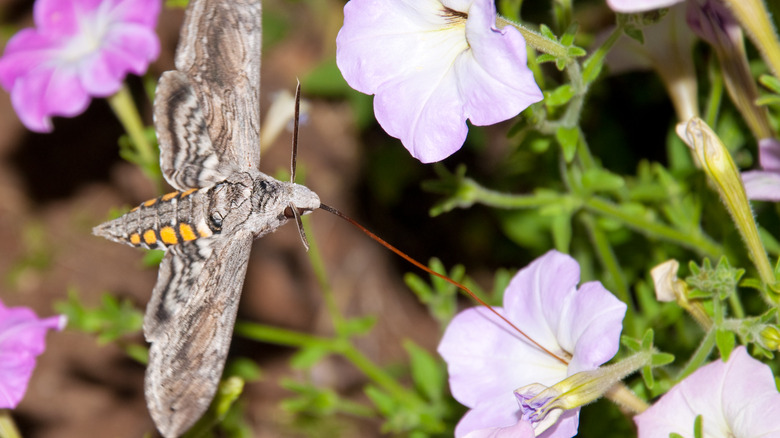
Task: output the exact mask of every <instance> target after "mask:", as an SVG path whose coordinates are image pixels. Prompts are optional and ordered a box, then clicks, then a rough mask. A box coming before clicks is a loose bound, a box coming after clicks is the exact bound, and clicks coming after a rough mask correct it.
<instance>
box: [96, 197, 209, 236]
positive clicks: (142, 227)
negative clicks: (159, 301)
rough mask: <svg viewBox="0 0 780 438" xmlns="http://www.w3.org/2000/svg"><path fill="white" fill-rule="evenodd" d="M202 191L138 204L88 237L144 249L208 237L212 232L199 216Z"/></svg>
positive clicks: (201, 209)
mask: <svg viewBox="0 0 780 438" xmlns="http://www.w3.org/2000/svg"><path fill="white" fill-rule="evenodd" d="M201 191H202V190H199V189H190V190H186V191H180V192H171V193H167V194H165V195H163V196H160V197H158V198H154V199H150V200H148V201H145V202H142V203H141V204H140V205H138V206H137V207H135V208H133V209H132V210H130V211H129V212H127V213H126V214H124V215H123V216H121V217H118V218H116V219H114V220H111V221H108V222H105V223H103V224H101V225H98V226H97V227H95V228H93V230H92V233H93V234H95V235H97V236H101V237H105V238H107V239H109V240H113V241H115V242H119V243H124V244H127V245H131V246H136V247H142V248H147V249H165V248H167V247H168V246H171V245H177V244H179V243H182V242H189V241H192V240H195V239H198V238H201V237H210V236H212V235H213V234H214V233H215V231H214V230H213V226H212V225H210V224H208V223H207V222H206V220H205V218H204V215H203V213H202V211H203V205H204V201H203V199H204V195H203V194H201V193H200V192H201Z"/></svg>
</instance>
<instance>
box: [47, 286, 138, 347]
mask: <svg viewBox="0 0 780 438" xmlns="http://www.w3.org/2000/svg"><path fill="white" fill-rule="evenodd" d="M54 308H55V310H57V312H59V313H62V314H64V315H66V316H67V317H68V328H70V329H74V330H80V331H83V332H86V333H93V334H96V335H97V338H98V342H99V343H101V344H105V343H108V342H111V341H115V340H117V339H119V338H121V337H123V336H126V335H134V334H136V333H138V332H140V331H141V327H142V326H143V313H141V311H140V310H138V309H136V308H135V307H134V306H133V304H132V303H131V302H130V301H129V300H122V301H121V302H120V301H118V300H117V298H116V297H114V296H113V295H111V294H108V293H106V294H103V295H102V296H101V305H100V306H98V307H95V308H87V307H85V306H84V305H83V304H82V303H81V301H80V299H79V297H78V293H77V292H76V290H75V289H69V291H68V299H67V301H57V302H55V303H54Z"/></svg>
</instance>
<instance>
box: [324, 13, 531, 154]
mask: <svg viewBox="0 0 780 438" xmlns="http://www.w3.org/2000/svg"><path fill="white" fill-rule="evenodd" d="M336 46H337V51H336V62H337V63H338V66H339V69H340V70H341V73H342V75H344V78H345V79H346V81H347V82H348V83H349V85H350V86H351V87H352V88H354V89H356V90H358V91H360V92H363V93H366V94H375V95H376V97H375V98H374V113H375V115H376V118H377V120H378V121H379V124H380V125H382V128H384V130H385V131H387V133H388V134H390V135H392V136H393V137H396V138H399V139H400V140H401V142H402V143H403V145H404V146H405V147H406V148H407V149H408V150H409V151H410V152H411V154H412V155H413V156H414V157H415V158H417V159H419V160H420V161H422V162H424V163H430V162H434V161H440V160H443V159H444V158H447V157H448V156H450V155H451V154H453V153H454V152H455V151H457V150H458V149H460V148H461V146H462V145H463V142H464V141H465V139H466V134H467V132H468V127H467V125H466V119H469V120H471V123H473V124H475V125H491V124H494V123H498V122H501V121H503V120H507V119H509V118H511V117H514V116H516V115H517V114H519V113H520V112H521V111H522V110H524V109H525V108H526V107H528V105H530V104H532V103H534V102H538V101H539V100H541V99H542V93H541V90H540V89H539V87H538V86H537V85H536V83H535V82H534V79H533V74H532V73H531V71H530V70H529V69H528V67H527V65H526V49H525V40H524V39H523V37H522V35H521V34H520V32H519V31H518V30H517V29H515V28H513V27H511V26H507V27H505V28H503V29H500V30H499V29H497V28H496V8H495V5H494V3H493V1H492V0H350V1H349V2H348V3H347V4H346V6H345V7H344V27H342V28H341V31H340V32H339V35H338V37H337V39H336Z"/></svg>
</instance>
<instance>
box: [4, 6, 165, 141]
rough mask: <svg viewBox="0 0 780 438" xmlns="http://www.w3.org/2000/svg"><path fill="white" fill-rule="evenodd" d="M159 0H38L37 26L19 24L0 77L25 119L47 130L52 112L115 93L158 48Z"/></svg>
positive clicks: (72, 111) (71, 112)
mask: <svg viewBox="0 0 780 438" xmlns="http://www.w3.org/2000/svg"><path fill="white" fill-rule="evenodd" d="M160 6H161V5H160V0H38V1H37V2H36V3H35V6H34V9H33V16H34V19H35V25H36V27H35V28H28V29H23V30H22V31H20V32H19V33H17V34H16V35H14V37H13V38H11V40H10V41H9V42H8V45H7V46H6V48H5V53H3V57H2V58H0V84H1V85H2V86H3V88H5V89H6V90H7V91H8V92H9V93H10V94H11V102H12V104H13V106H14V108H15V109H16V113H17V114H18V115H19V118H20V119H21V121H22V123H24V125H25V126H27V128H29V129H30V130H33V131H37V132H51V131H52V124H51V116H55V115H56V116H65V117H72V116H75V115H78V114H81V113H82V112H83V111H84V110H85V109H86V108H87V106H88V105H89V101H90V99H91V97H93V96H94V97H106V96H110V95H112V94H114V93H116V92H117V91H118V90H119V88H120V86H121V85H122V80H123V79H124V77H125V76H126V75H127V74H128V73H135V74H137V75H141V74H143V73H144V72H146V69H147V67H148V66H149V63H150V62H151V61H152V60H154V59H156V58H157V56H158V54H159V52H160V42H159V40H158V38H157V35H156V34H155V32H154V28H155V26H156V24H157V16H158V14H159V12H160Z"/></svg>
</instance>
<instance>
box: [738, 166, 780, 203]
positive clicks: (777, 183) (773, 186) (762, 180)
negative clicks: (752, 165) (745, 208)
mask: <svg viewBox="0 0 780 438" xmlns="http://www.w3.org/2000/svg"><path fill="white" fill-rule="evenodd" d="M742 183H743V184H744V185H745V192H746V193H747V196H748V198H749V199H753V200H756V201H771V202H780V173H778V172H764V171H761V170H751V171H749V172H742Z"/></svg>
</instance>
